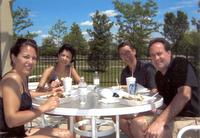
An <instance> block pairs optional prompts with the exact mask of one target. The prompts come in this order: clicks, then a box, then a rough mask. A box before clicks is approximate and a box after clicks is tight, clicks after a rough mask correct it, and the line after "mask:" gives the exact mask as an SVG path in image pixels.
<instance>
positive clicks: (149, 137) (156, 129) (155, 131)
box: [145, 121, 165, 138]
mask: <svg viewBox="0 0 200 138" xmlns="http://www.w3.org/2000/svg"><path fill="white" fill-rule="evenodd" d="M164 129H165V128H164V124H162V123H160V122H158V121H154V122H153V123H152V124H151V125H150V126H149V127H148V128H147V130H146V132H145V137H146V138H162V136H163V133H164Z"/></svg>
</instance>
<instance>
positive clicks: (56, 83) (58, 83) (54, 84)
mask: <svg viewBox="0 0 200 138" xmlns="http://www.w3.org/2000/svg"><path fill="white" fill-rule="evenodd" d="M50 86H51V87H52V88H55V87H59V86H61V82H60V80H59V79H56V80H55V81H52V82H51V85H50Z"/></svg>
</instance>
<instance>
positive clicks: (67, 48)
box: [58, 43, 76, 62]
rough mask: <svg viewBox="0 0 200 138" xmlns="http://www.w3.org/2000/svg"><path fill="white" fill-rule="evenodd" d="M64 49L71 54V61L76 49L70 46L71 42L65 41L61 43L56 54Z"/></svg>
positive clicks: (73, 58)
mask: <svg viewBox="0 0 200 138" xmlns="http://www.w3.org/2000/svg"><path fill="white" fill-rule="evenodd" d="M64 50H66V51H69V52H70V53H71V54H72V60H71V62H73V61H74V60H75V56H76V50H75V49H74V48H73V47H72V45H71V44H68V43H65V44H63V45H62V47H60V49H59V50H58V55H59V54H60V53H62V52H63V51H64Z"/></svg>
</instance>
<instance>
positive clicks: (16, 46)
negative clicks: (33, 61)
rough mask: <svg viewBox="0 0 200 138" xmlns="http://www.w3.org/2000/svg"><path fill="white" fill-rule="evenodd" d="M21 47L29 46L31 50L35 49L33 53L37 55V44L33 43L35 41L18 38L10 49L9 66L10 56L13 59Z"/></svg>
mask: <svg viewBox="0 0 200 138" xmlns="http://www.w3.org/2000/svg"><path fill="white" fill-rule="evenodd" d="M23 46H31V47H32V48H34V49H35V52H36V54H37V55H38V49H37V43H36V42H35V40H33V39H26V38H18V39H17V41H16V43H15V44H14V45H13V46H12V47H11V49H10V60H11V63H10V64H11V66H13V61H12V58H11V56H12V55H14V56H15V57H17V56H18V54H19V53H20V50H21V48H22V47H23Z"/></svg>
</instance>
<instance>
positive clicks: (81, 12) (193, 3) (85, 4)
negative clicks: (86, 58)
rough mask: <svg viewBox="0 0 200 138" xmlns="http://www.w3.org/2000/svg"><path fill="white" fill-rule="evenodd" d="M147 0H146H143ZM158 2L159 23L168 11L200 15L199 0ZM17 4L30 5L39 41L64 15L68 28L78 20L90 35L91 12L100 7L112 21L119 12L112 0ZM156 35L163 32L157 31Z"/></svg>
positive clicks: (19, 2)
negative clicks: (199, 10)
mask: <svg viewBox="0 0 200 138" xmlns="http://www.w3.org/2000/svg"><path fill="white" fill-rule="evenodd" d="M121 1H122V2H128V3H132V1H133V0H121ZM141 1H142V2H146V0H141ZM156 2H157V5H158V14H157V16H156V17H155V20H157V21H158V22H159V23H163V18H164V14H165V13H166V12H175V13H176V11H177V10H182V11H184V12H185V13H186V14H187V16H188V17H189V20H191V19H192V17H196V18H198V19H199V17H200V16H199V15H200V14H199V13H197V9H198V4H197V3H198V0H156ZM17 7H22V8H28V9H29V10H30V16H29V17H30V18H31V20H32V22H33V26H31V27H29V28H28V29H27V30H28V31H30V32H36V33H37V34H38V37H37V38H36V41H37V43H38V44H39V45H41V42H42V39H44V38H45V37H47V36H48V31H49V30H50V29H51V27H52V26H53V25H54V24H55V23H56V22H57V21H58V20H59V19H60V20H62V21H65V25H66V26H67V32H70V28H71V25H72V24H73V23H74V22H75V23H77V24H78V25H79V26H80V28H81V31H82V33H83V35H84V36H85V38H86V39H88V38H89V37H88V34H87V32H86V30H87V29H91V27H92V22H91V16H92V15H93V13H94V12H95V11H96V10H99V11H100V12H102V13H105V14H106V15H107V16H108V17H109V19H110V20H111V21H115V22H116V20H115V18H114V16H116V15H117V14H118V12H117V11H116V10H115V8H114V4H113V3H112V0H15V1H14V3H13V9H14V10H15V9H16V8H17ZM111 31H112V33H113V34H115V33H116V32H117V27H116V26H114V27H113V28H112V29H111ZM153 35H154V36H159V35H160V34H158V33H154V34H153Z"/></svg>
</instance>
